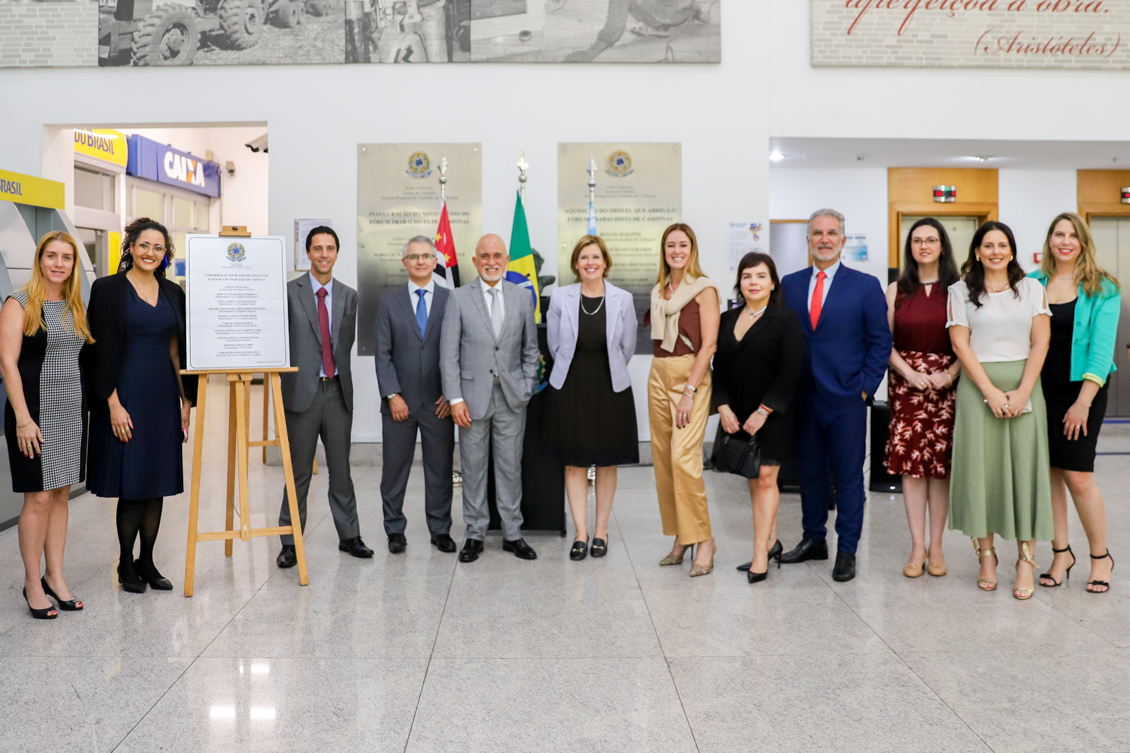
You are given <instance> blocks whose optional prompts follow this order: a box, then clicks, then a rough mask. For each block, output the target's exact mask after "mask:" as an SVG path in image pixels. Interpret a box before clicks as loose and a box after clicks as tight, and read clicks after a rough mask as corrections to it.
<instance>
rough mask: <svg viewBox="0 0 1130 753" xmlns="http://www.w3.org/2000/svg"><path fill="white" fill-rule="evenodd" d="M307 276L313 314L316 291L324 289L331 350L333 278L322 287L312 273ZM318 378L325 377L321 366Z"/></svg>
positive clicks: (315, 307)
mask: <svg viewBox="0 0 1130 753" xmlns="http://www.w3.org/2000/svg"><path fill="white" fill-rule="evenodd" d="M307 274H309V275H310V287H312V288H313V289H314V311H315V312H317V310H318V291H319V290H321V289H322V288H325V289H326V313H327V314H328V315H329V320H330V348H333V324H334V318H333V317H334V281H333V278H332V277H331V278H330V281H329V282H327V283H326V284H325V285H323V284H322V283H320V282H318V278H317V277H315V276H314V273H313V272H308V273H307ZM321 326H322V325H321V323H320V322H319V323H318V327H319V328H320V327H321ZM319 331H320V330H319ZM323 345H324V344H323ZM318 376H320V377H322V378H323V379H324V378H325V376H326V370H325V369H324V368H323V367H321V366H319V367H318Z"/></svg>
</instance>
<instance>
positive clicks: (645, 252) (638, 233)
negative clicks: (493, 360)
mask: <svg viewBox="0 0 1130 753" xmlns="http://www.w3.org/2000/svg"><path fill="white" fill-rule="evenodd" d="M682 155H683V153H682V145H681V144H678V143H590V144H580V143H577V144H558V145H557V270H558V282H559V284H561V285H568V284H570V283H572V282H573V280H574V278H575V274H574V272H573V270H572V269H571V268H570V262H571V261H572V257H573V246H574V245H576V243H577V241H578V240H579V239H580V238H581V237H582V236H584V235H585V234H586V232H587V228H588V221H589V167H590V164H595V166H596V170H595V171H594V172H595V175H594V177H595V179H596V195H595V199H594V201H593V210H594V212H595V215H596V232H597V235H599V236H600V237H601V239H602V240H604V243H605V245H606V246H608V251H609V253H610V254H611V255H612V270H611V272H610V273H609V275H608V279H609V281H610V282H611V283H612V284H613V285H616V286H617V287H620V288H623V289H625V290H627V291H628V292H630V293H631V294H632V300H633V301H634V302H635V306H636V316H637V318H638V320H639V321H640V323H641V326H642V322H643V315H644V312H646V311H647V310H648V308H649V307H650V305H651V289H652V288H653V287H655V281H656V277H657V276H658V275H659V257H660V243H661V242H662V239H663V231H664V230H666V229H667V227H668V226H669V225H671V224H672V223H674V222H680V221H681V219H682V215H683V156H682ZM590 160H591V163H590ZM650 351H651V337H650V335H648V336H646V337H644V336H640V337H638V338H637V352H641V353H643V352H650Z"/></svg>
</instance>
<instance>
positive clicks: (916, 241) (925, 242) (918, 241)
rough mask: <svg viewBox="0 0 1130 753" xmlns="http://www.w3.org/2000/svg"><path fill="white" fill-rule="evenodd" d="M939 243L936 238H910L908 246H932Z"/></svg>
mask: <svg viewBox="0 0 1130 753" xmlns="http://www.w3.org/2000/svg"><path fill="white" fill-rule="evenodd" d="M938 242H940V239H938V238H911V239H910V245H912V246H933V245H934V244H935V243H938Z"/></svg>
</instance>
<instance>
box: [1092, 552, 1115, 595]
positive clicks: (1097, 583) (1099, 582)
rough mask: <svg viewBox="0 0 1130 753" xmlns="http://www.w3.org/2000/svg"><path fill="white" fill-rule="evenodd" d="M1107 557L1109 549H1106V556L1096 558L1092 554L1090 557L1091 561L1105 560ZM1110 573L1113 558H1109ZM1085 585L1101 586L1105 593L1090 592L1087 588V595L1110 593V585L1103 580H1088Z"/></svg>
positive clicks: (1112, 567)
mask: <svg viewBox="0 0 1130 753" xmlns="http://www.w3.org/2000/svg"><path fill="white" fill-rule="evenodd" d="M1107 557H1110V549H1107V550H1106V554H1104V555H1103V556H1101V557H1096V556H1095V555H1093V554H1092V555H1091V559H1093V560H1105V559H1106V558H1107ZM1110 571H1111V572H1112V573H1113V572H1114V557H1110ZM1087 585H1088V586H1103V587H1104V588H1106V590H1105V591H1092V590H1091V589H1089V588H1088V589H1087V593H1092V594H1105V593H1108V592H1109V591H1110V584H1109V583H1107V582H1106V581H1105V580H1089V581H1087Z"/></svg>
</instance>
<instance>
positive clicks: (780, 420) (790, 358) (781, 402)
mask: <svg viewBox="0 0 1130 753" xmlns="http://www.w3.org/2000/svg"><path fill="white" fill-rule="evenodd" d="M734 289H735V290H736V291H740V292H741V294H742V298H743V299H744V301H745V305H744V306H742V307H741V308H737V309H731V310H730V311H727V312H726V313H724V314H722V321H721V323H720V324H719V329H718V352H717V353H715V354H714V402H715V404H716V405H717V406H718V418H719V420H720V422H721V427H722V431H724V432H726V433H727V434H732V435H735V436H736V437H738V438H740V439H742V440H745V441H749V437H750V435H754V436H756V437H757V444H758V446H759V447H760V448H761V475H760V476H759V477H758V478H756V479H750V480H749V494H750V498H751V500H752V502H753V560H752V561H751V562H749V563H746V564H744V565H740V566H739V567H738V569H739V570H748V578H749V582H750V583H757V582H759V581H762V580H765V578H766V577H767V576H768V575H769V560H770V559H772V558H774V557H776V558H778V566H779V565H780V556H781V543H780V542H779V541H777V536H776V530H777V506H778V504H779V503H780V501H781V497H780V494H779V492H778V491H777V473H778V472H779V471H780V470H781V463H783V462H784V461H786V460H788V459H789V458H790V457H792V446H793V415H794V414H793V412H791V411H790V410H789V408H790V407H791V406H790V403H791V402H792V399H793V395H794V393H795V392H796V383H797V380H798V379H799V378H800V372H801V368H802V367H803V365H804V332H803V330H802V329H801V326H800V321H799V320H798V319H797V316H796V314H795V313H794V312H793V311H792V309H790V308H788V307H786V306H782V305H781V299H782V295H781V281H780V280H779V279H778V278H777V267H776V266H775V265H774V264H773V260H772V259H771V258H770V257H769V255H768V254H760V253H749V254H746V255H745V256H744V257H742V260H741V262H740V263H739V264H738V279H737V283H736V284H735V285H734Z"/></svg>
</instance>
